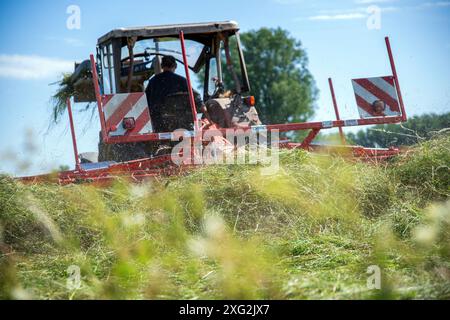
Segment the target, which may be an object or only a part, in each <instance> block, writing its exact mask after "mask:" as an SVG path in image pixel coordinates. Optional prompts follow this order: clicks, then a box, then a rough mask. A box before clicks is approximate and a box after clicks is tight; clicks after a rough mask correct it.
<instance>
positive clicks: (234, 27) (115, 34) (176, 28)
mask: <svg viewBox="0 0 450 320" xmlns="http://www.w3.org/2000/svg"><path fill="white" fill-rule="evenodd" d="M238 30H239V26H238V24H237V22H235V21H222V22H204V23H184V24H170V25H169V24H168V25H159V26H147V27H132V28H119V29H114V30H112V31H110V32H108V33H107V34H105V35H104V36H102V37H100V38H99V39H98V44H99V45H102V44H104V43H105V42H109V41H110V40H112V39H124V38H128V37H137V38H138V39H148V38H156V37H173V36H178V35H179V32H180V31H183V32H184V34H185V35H186V36H188V38H190V39H195V38H196V36H195V35H198V36H199V37H201V38H204V36H205V35H207V34H214V33H218V32H223V31H229V32H231V33H235V32H236V31H238Z"/></svg>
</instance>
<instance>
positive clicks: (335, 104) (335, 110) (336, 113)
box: [328, 78, 346, 144]
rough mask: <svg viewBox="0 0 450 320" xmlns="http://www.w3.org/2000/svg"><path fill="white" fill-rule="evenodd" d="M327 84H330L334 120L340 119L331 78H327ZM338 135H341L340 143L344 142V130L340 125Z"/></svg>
mask: <svg viewBox="0 0 450 320" xmlns="http://www.w3.org/2000/svg"><path fill="white" fill-rule="evenodd" d="M328 85H329V86H330V92H331V98H332V100H333V107H334V113H335V115H336V120H341V117H340V116H339V108H338V105H337V101H336V95H335V94H334V87H333V80H331V78H328ZM339 135H340V137H341V142H342V144H345V143H346V142H345V135H344V130H343V129H342V127H339Z"/></svg>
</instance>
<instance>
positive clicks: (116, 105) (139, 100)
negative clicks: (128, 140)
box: [102, 92, 153, 136]
mask: <svg viewBox="0 0 450 320" xmlns="http://www.w3.org/2000/svg"><path fill="white" fill-rule="evenodd" d="M102 105H103V113H104V116H105V123H106V130H107V131H108V132H109V136H128V135H139V134H145V133H151V132H152V131H153V130H152V124H151V119H150V112H149V110H148V106H147V97H146V95H145V93H143V92H139V93H118V94H110V95H104V96H103V100H102ZM124 118H132V119H134V128H133V129H128V130H127V129H125V127H124V125H123V120H124Z"/></svg>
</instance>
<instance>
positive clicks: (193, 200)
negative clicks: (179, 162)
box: [0, 136, 450, 299]
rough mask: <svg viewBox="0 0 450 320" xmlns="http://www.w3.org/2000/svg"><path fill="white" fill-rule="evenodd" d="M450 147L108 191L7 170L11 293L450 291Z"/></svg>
mask: <svg viewBox="0 0 450 320" xmlns="http://www.w3.org/2000/svg"><path fill="white" fill-rule="evenodd" d="M449 148H450V138H449V137H448V136H447V137H443V138H440V139H436V140H433V141H430V142H428V143H425V144H423V145H421V146H418V147H417V148H415V149H414V150H412V151H410V152H408V153H407V154H405V155H403V156H400V157H399V158H398V159H395V160H394V161H392V163H389V164H381V165H378V166H375V165H371V164H363V163H353V162H348V161H345V160H343V159H341V158H339V157H327V156H322V155H311V154H307V153H305V152H302V151H289V152H282V153H281V154H280V157H281V168H280V171H279V172H278V173H277V174H276V175H273V176H264V175H261V173H260V168H259V167H256V166H244V165H241V166H237V165H230V166H208V167H204V168H201V169H199V170H196V171H194V172H192V173H190V174H189V175H186V176H182V177H170V178H161V179H157V180H152V181H149V182H147V183H143V184H128V183H126V182H124V181H116V182H115V183H114V184H113V185H112V186H111V187H109V188H107V189H100V188H95V187H93V186H90V185H71V186H66V187H59V186H55V185H22V184H20V183H17V182H15V181H13V180H12V179H10V178H8V177H1V178H0V234H1V237H0V250H1V257H0V298H2V299H27V298H38V299H93V298H101V299H180V298H185V299H202V298H203V299H316V298H317V299H352V298H366V299H372V298H396V299H398V298H403V299H405V298H440V299H448V298H450V259H449V258H450V257H449V256H450V202H449V201H448V196H449V181H450V179H449V178H450V176H449V167H448V164H449V163H450V152H449ZM370 265H377V266H379V267H380V269H381V272H382V282H381V289H380V290H371V289H369V288H368V287H367V285H366V282H367V278H368V276H369V275H368V274H367V268H368V267H369V266H370ZM71 266H76V268H78V267H79V268H80V280H81V282H80V285H79V286H78V285H75V286H74V285H70V284H71V282H70V281H72V280H73V279H72V278H71V272H72V271H71V270H73V269H72V267H71Z"/></svg>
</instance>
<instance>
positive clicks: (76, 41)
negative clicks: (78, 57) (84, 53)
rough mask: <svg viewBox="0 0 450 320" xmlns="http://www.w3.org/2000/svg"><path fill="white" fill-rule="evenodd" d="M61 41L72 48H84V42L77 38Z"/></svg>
mask: <svg viewBox="0 0 450 320" xmlns="http://www.w3.org/2000/svg"><path fill="white" fill-rule="evenodd" d="M63 41H64V43H65V44H67V45H69V46H72V47H84V42H83V41H81V40H80V39H77V38H64V39H63Z"/></svg>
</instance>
